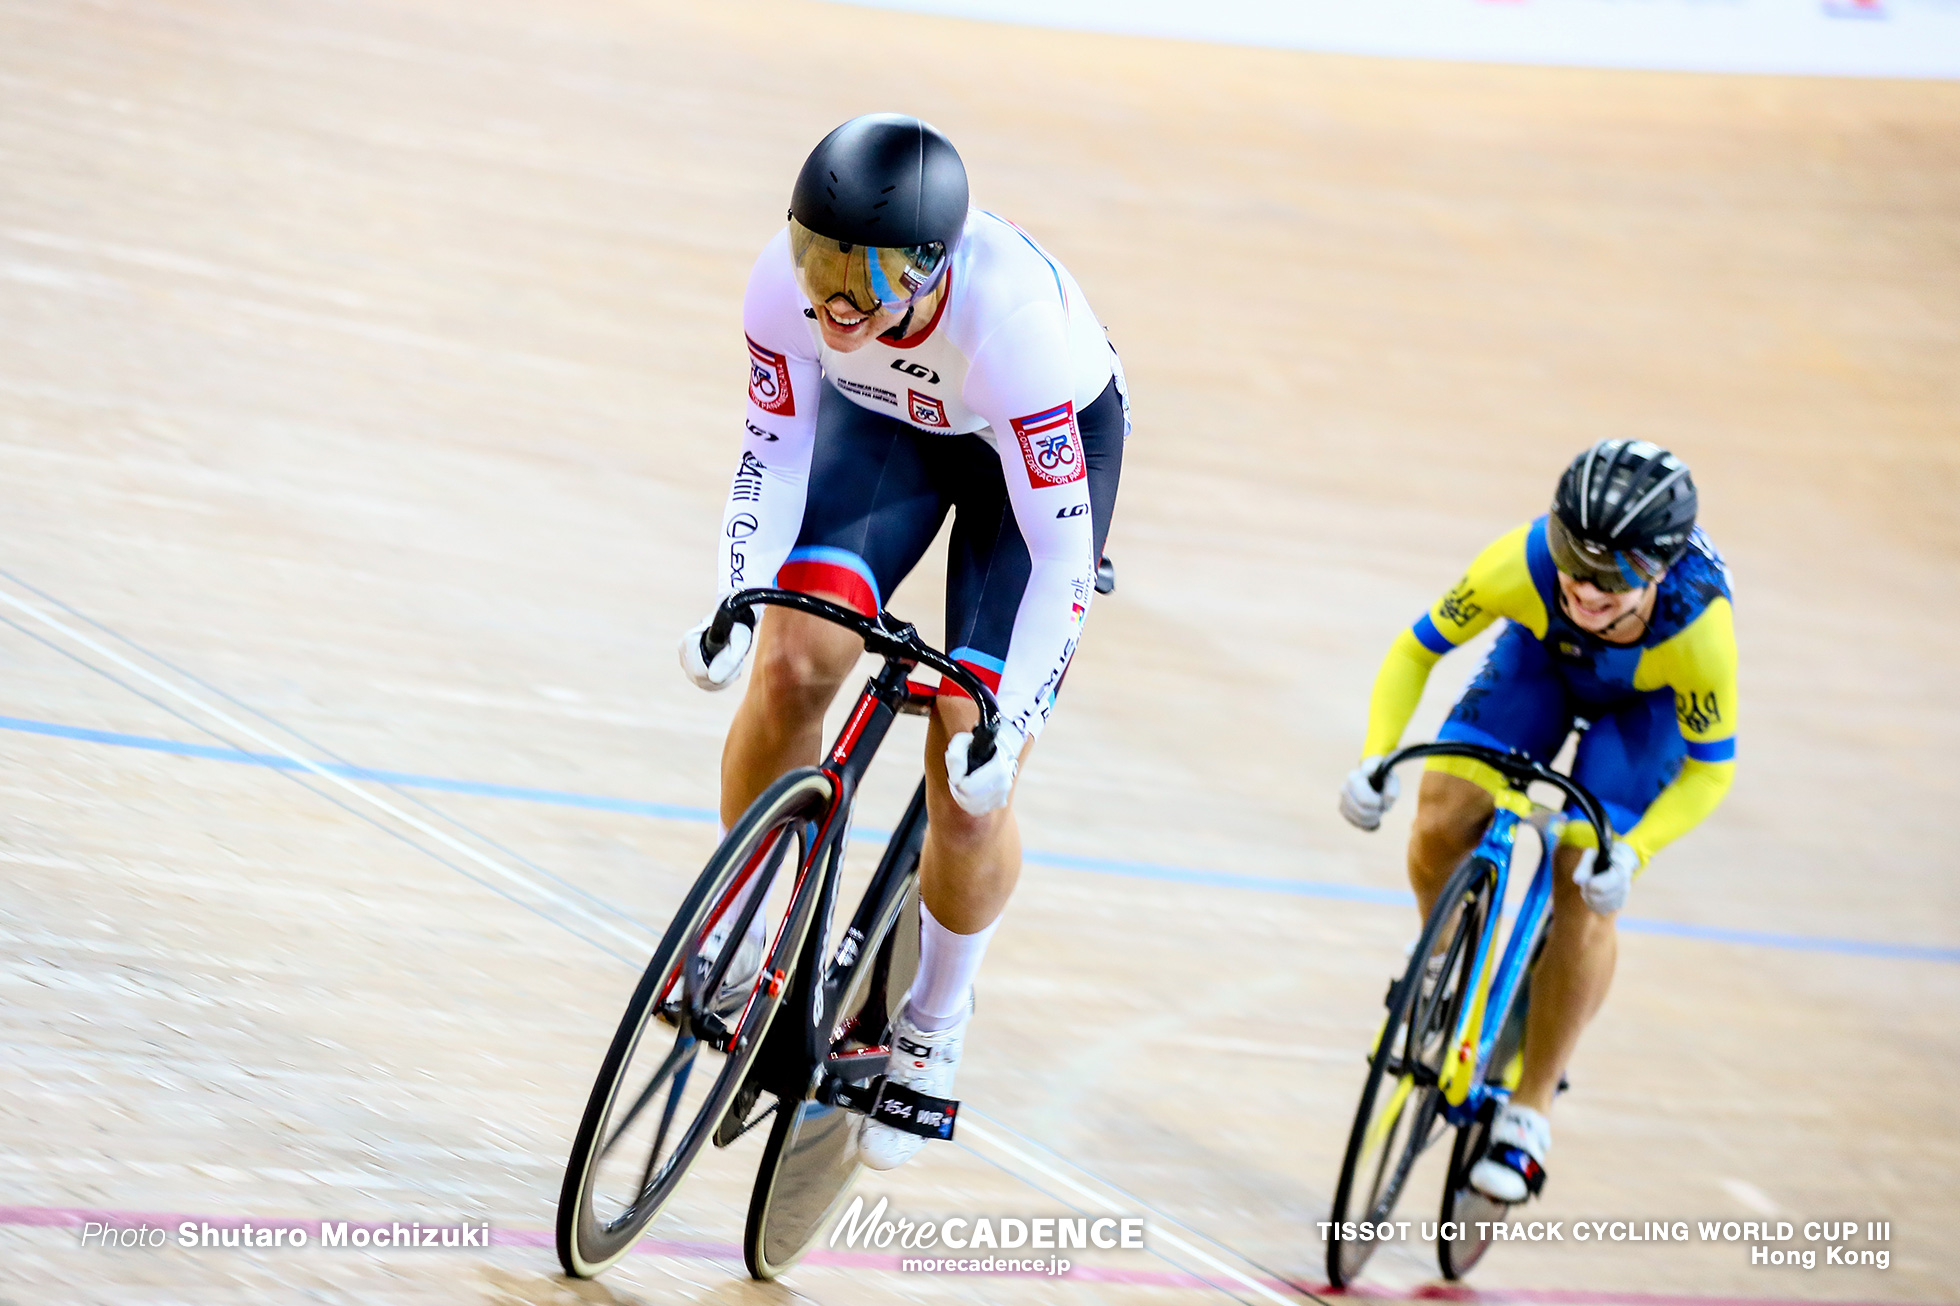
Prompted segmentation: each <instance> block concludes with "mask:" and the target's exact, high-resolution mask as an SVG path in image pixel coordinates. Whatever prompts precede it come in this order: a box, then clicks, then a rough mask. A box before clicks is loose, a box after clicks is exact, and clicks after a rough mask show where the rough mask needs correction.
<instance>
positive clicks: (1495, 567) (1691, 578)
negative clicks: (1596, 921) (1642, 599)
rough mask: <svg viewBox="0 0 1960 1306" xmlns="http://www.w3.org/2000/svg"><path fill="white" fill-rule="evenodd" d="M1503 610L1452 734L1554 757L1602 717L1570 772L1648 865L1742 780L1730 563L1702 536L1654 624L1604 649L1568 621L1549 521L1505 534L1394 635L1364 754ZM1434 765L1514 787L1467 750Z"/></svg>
mask: <svg viewBox="0 0 1960 1306" xmlns="http://www.w3.org/2000/svg"><path fill="white" fill-rule="evenodd" d="M1499 617H1506V618H1509V620H1510V625H1509V626H1508V627H1507V628H1506V629H1505V631H1504V632H1503V633H1502V634H1501V635H1499V636H1498V639H1497V644H1496V646H1495V647H1494V648H1492V649H1491V651H1490V656H1489V658H1488V659H1486V661H1485V662H1484V666H1483V669H1482V670H1481V671H1479V672H1478V673H1477V678H1476V679H1475V680H1474V681H1472V682H1471V683H1470V686H1469V688H1467V689H1465V690H1464V691H1463V697H1462V698H1460V699H1458V700H1457V703H1456V706H1455V707H1454V708H1453V709H1451V711H1450V716H1449V720H1448V721H1447V722H1446V723H1445V724H1444V726H1443V729H1442V731H1441V732H1440V737H1441V738H1443V739H1458V740H1468V741H1471V742H1474V743H1480V744H1489V745H1491V746H1494V747H1498V748H1517V749H1522V750H1524V751H1525V752H1527V753H1530V754H1531V755H1532V756H1533V757H1536V758H1537V759H1538V760H1540V761H1542V762H1547V763H1549V762H1550V761H1551V760H1552V758H1553V756H1554V755H1556V754H1557V752H1558V750H1559V749H1560V748H1561V747H1562V746H1563V745H1564V743H1565V738H1566V735H1567V734H1568V733H1569V732H1570V731H1571V729H1572V722H1573V718H1575V717H1584V718H1585V719H1587V720H1588V721H1591V722H1592V728H1591V729H1590V730H1588V731H1587V732H1586V734H1585V736H1584V737H1583V738H1582V739H1581V740H1580V743H1579V752H1578V756H1577V758H1576V759H1575V761H1574V762H1573V766H1572V776H1573V778H1574V779H1575V780H1577V781H1578V782H1579V783H1580V784H1582V785H1584V786H1585V787H1586V788H1587V789H1589V790H1591V791H1592V793H1593V795H1594V796H1595V797H1597V798H1598V799H1599V800H1600V801H1601V802H1602V803H1603V804H1605V807H1606V811H1607V814H1608V815H1609V816H1610V817H1611V818H1612V821H1613V829H1614V831H1615V833H1617V834H1620V835H1623V836H1625V840H1626V842H1627V843H1628V844H1629V845H1630V846H1632V848H1633V849H1634V851H1636V852H1638V853H1639V854H1640V860H1641V863H1642V864H1643V865H1644V864H1645V863H1646V862H1647V860H1648V859H1649V858H1650V857H1652V856H1653V855H1654V854H1655V853H1656V852H1658V851H1659V850H1660V849H1661V848H1662V847H1664V846H1666V845H1667V844H1669V843H1671V842H1672V841H1674V840H1675V839H1677V838H1679V837H1680V836H1681V835H1683V834H1685V833H1687V832H1688V831H1689V830H1691V829H1693V828H1694V827H1695V825H1697V824H1698V823H1699V822H1700V821H1701V820H1702V819H1703V818H1704V817H1706V816H1707V815H1708V814H1709V813H1710V812H1712V811H1714V810H1715V808H1716V806H1717V805H1718V804H1719V803H1720V802H1721V801H1722V797H1723V795H1724V794H1726V793H1728V790H1729V785H1730V783H1731V782H1732V781H1733V780H1734V778H1735V710H1736V702H1735V673H1736V651H1735V616H1734V610H1733V608H1732V605H1731V596H1730V593H1729V573H1728V568H1727V567H1726V566H1725V565H1724V564H1723V562H1722V559H1721V557H1720V555H1718V554H1717V553H1716V552H1715V549H1714V547H1713V546H1712V545H1710V544H1709V543H1708V541H1707V539H1706V538H1705V537H1704V536H1703V535H1702V533H1701V532H1700V531H1699V530H1697V531H1696V532H1695V533H1694V535H1693V537H1692V539H1691V540H1690V541H1689V544H1688V550H1687V552H1686V553H1685V554H1683V555H1682V557H1681V560H1680V561H1679V562H1677V563H1676V564H1675V565H1674V566H1673V567H1671V568H1669V569H1668V573H1667V575H1666V577H1665V578H1664V579H1663V580H1662V581H1661V583H1660V593H1659V594H1658V595H1656V596H1655V601H1654V612H1653V619H1652V621H1651V623H1650V624H1649V626H1648V628H1647V631H1646V633H1645V634H1644V635H1643V636H1642V638H1641V639H1640V640H1639V641H1638V642H1637V643H1633V644H1609V643H1607V642H1606V641H1605V640H1602V639H1600V638H1599V637H1598V636H1596V635H1592V634H1589V633H1587V632H1586V631H1583V630H1580V629H1579V628H1578V627H1577V626H1575V625H1574V624H1573V623H1572V622H1571V621H1570V620H1569V619H1567V617H1566V616H1565V614H1564V612H1563V611H1562V610H1561V608H1560V605H1559V601H1558V569H1557V568H1556V567H1555V566H1553V564H1552V556H1551V551H1550V550H1549V549H1548V548H1547V547H1546V544H1545V519H1544V518H1543V517H1540V518H1538V520H1536V521H1534V522H1532V523H1530V524H1529V525H1526V526H1520V527H1519V528H1518V529H1516V530H1514V531H1511V532H1510V533H1509V534H1507V535H1504V536H1502V537H1501V538H1499V539H1498V540H1497V541H1496V542H1495V543H1493V544H1492V545H1491V546H1490V547H1489V548H1487V549H1485V550H1484V551H1483V552H1482V553H1480V554H1478V555H1477V560H1476V561H1475V562H1472V563H1471V564H1470V570H1469V571H1468V572H1466V573H1465V574H1464V577H1463V579H1462V580H1460V581H1458V582H1457V584H1456V587H1455V588H1454V589H1452V590H1451V591H1450V592H1449V593H1448V594H1445V595H1444V596H1443V597H1442V599H1441V600H1439V601H1438V602H1437V604H1436V606H1435V607H1434V608H1431V609H1430V610H1429V612H1428V613H1427V614H1426V615H1425V616H1424V617H1423V618H1422V619H1421V620H1419V621H1417V622H1416V624H1415V625H1414V626H1412V627H1411V628H1409V629H1408V630H1405V631H1403V632H1402V633H1401V634H1400V635H1397V636H1396V637H1395V643H1394V644H1393V645H1392V646H1391V647H1390V649H1389V651H1388V657H1387V658H1386V659H1384V661H1383V662H1382V669H1381V672H1380V673H1379V674H1378V675H1377V676H1376V677H1375V689H1374V693H1373V695H1372V697H1371V698H1370V699H1369V703H1368V743H1367V747H1366V748H1365V749H1364V750H1363V752H1364V753H1365V755H1367V756H1370V757H1374V756H1379V755H1381V754H1384V753H1387V752H1390V751H1392V750H1393V749H1394V748H1395V746H1396V743H1397V742H1398V741H1399V740H1400V739H1401V737H1402V731H1403V729H1404V728H1405V727H1406V726H1407V725H1408V724H1409V718H1410V716H1411V715H1413V714H1414V712H1415V709H1416V703H1417V702H1418V701H1419V700H1420V699H1421V697H1422V689H1423V686H1424V684H1426V683H1427V682H1428V680H1429V670H1430V668H1431V667H1433V666H1435V665H1436V660H1437V659H1438V658H1440V657H1441V656H1442V655H1443V654H1445V653H1447V652H1449V651H1450V650H1451V649H1453V648H1455V647H1456V646H1457V645H1459V644H1461V643H1463V642H1464V641H1465V640H1467V639H1469V638H1470V637H1471V636H1473V635H1475V634H1477V633H1478V632H1479V631H1481V630H1483V629H1484V627H1486V626H1488V625H1490V623H1491V622H1493V621H1495V620H1497V619H1498V618H1499ZM1429 766H1430V768H1431V769H1433V770H1438V771H1443V772H1445V773H1447V774H1451V775H1457V776H1462V777H1463V778H1465V779H1467V780H1471V781H1474V782H1475V783H1477V784H1480V785H1482V786H1484V787H1485V788H1487V789H1489V790H1491V791H1492V792H1493V793H1497V792H1500V791H1502V790H1503V789H1504V788H1505V787H1506V783H1505V781H1504V780H1503V779H1502V778H1500V777H1499V776H1498V775H1497V774H1496V773H1495V772H1494V771H1492V770H1491V769H1490V768H1489V767H1487V766H1484V765H1483V764H1482V763H1480V762H1473V761H1470V760H1469V759H1467V758H1432V759H1431V760H1430V762H1429ZM1566 837H1567V842H1571V843H1581V844H1589V843H1591V842H1592V841H1593V839H1592V829H1591V827H1589V826H1587V825H1586V824H1585V823H1584V822H1583V821H1574V822H1573V823H1572V824H1570V825H1569V826H1567V827H1566Z"/></svg>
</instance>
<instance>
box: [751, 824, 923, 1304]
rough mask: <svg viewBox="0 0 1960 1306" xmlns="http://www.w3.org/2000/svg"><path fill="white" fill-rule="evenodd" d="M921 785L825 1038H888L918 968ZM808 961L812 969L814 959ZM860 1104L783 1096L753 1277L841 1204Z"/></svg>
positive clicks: (798, 1248) (759, 1212)
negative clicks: (870, 931)
mask: <svg viewBox="0 0 1960 1306" xmlns="http://www.w3.org/2000/svg"><path fill="white" fill-rule="evenodd" d="M924 795H925V789H924V786H921V787H920V789H919V793H918V795H917V796H916V797H915V798H914V799H913V809H914V810H912V811H908V812H907V813H906V819H905V820H904V821H903V822H901V823H900V827H899V837H903V838H904V839H905V840H906V843H905V844H904V846H903V848H902V850H901V853H900V855H901V856H903V857H906V858H908V859H909V860H910V862H911V865H910V866H909V867H907V868H906V874H907V875H908V876H911V877H912V879H911V884H910V887H909V888H908V890H907V891H906V893H905V895H904V898H903V900H902V903H901V905H900V907H899V910H898V911H897V912H896V913H895V914H894V916H893V917H892V919H891V921H890V923H889V924H887V925H886V927H885V929H884V931H883V933H882V934H881V935H880V936H879V937H877V938H873V939H868V940H866V941H865V945H864V948H865V955H866V956H869V957H874V958H875V959H876V960H875V962H874V964H872V965H868V966H862V967H860V968H859V970H858V972H857V975H856V977H855V978H854V980H853V982H852V984H851V986H850V988H849V989H847V990H846V991H845V992H844V993H843V994H842V995H841V999H840V1001H839V1002H838V1005H837V1007H836V1009H835V1012H834V1013H833V1014H832V1015H831V1017H830V1021H829V1023H830V1025H831V1033H830V1039H829V1048H830V1051H832V1052H850V1051H854V1050H856V1049H859V1048H865V1047H878V1046H885V1045H888V1044H889V1042H890V1039H891V1013H892V1012H893V1011H894V1010H896V1008H897V1006H898V1004H899V1003H900V1002H902V1001H904V999H905V995H906V992H907V991H908V990H909V989H910V988H911V987H912V980H913V977H914V976H915V975H916V974H917V973H918V969H919V886H918V880H917V878H916V871H917V866H918V856H919V853H918V846H919V842H920V841H921V840H922V839H923V837H924V826H925V801H924ZM811 970H812V971H813V972H814V971H815V970H816V968H815V967H812V968H811ZM862 1118H863V1117H861V1116H860V1115H859V1114H858V1113H856V1112H854V1111H847V1110H845V1109H844V1108H842V1107H838V1106H832V1105H830V1104H828V1103H825V1102H820V1101H817V1100H816V1099H815V1098H814V1097H812V1096H810V1095H809V1094H808V1093H806V1094H804V1095H803V1097H802V1098H801V1099H800V1100H799V1099H797V1098H793V1097H792V1098H789V1099H787V1100H784V1101H782V1102H781V1103H780V1104H779V1107H778V1109H777V1112H776V1118H775V1120H774V1121H773V1122H771V1125H770V1129H769V1141H768V1143H767V1144H766V1145H765V1146H764V1148H763V1152H762V1164H761V1166H760V1167H758V1168H757V1170H756V1175H755V1190H754V1192H753V1193H752V1194H751V1196H750V1199H749V1218H748V1227H747V1229H746V1230H745V1232H744V1234H743V1238H742V1256H743V1259H744V1260H745V1261H747V1263H748V1267H749V1273H750V1274H751V1275H753V1276H754V1277H756V1278H757V1279H762V1280H769V1279H774V1278H775V1277H776V1276H777V1275H779V1274H782V1273H783V1272H785V1271H786V1270H788V1269H789V1267H790V1266H791V1265H793V1264H795V1262H796V1259H797V1258H798V1257H799V1256H801V1255H802V1254H803V1253H804V1251H805V1250H807V1249H808V1248H809V1246H810V1244H811V1243H812V1242H814V1241H815V1240H816V1239H817V1237H818V1236H819V1235H820V1234H822V1232H823V1231H824V1229H825V1228H826V1227H827V1226H828V1225H829V1223H830V1221H831V1220H832V1218H833V1217H835V1215H836V1214H837V1212H838V1211H839V1210H841V1209H842V1208H843V1205H844V1199H845V1198H846V1197H848V1196H850V1191H851V1185H852V1184H853V1183H855V1182H856V1181H857V1176H858V1172H859V1170H860V1169H861V1168H862V1167H861V1166H859V1165H858V1161H857V1129H858V1123H859V1121H860V1120H861V1119H862Z"/></svg>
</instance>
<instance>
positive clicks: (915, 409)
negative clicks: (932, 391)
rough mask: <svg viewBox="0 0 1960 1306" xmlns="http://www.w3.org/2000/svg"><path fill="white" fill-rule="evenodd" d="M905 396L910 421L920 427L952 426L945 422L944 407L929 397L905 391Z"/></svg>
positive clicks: (916, 392)
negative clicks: (910, 416) (910, 415)
mask: <svg viewBox="0 0 1960 1306" xmlns="http://www.w3.org/2000/svg"><path fill="white" fill-rule="evenodd" d="M905 396H906V399H907V401H908V402H907V403H906V408H907V410H908V411H909V412H910V413H911V414H912V420H913V421H915V422H917V423H918V424H919V425H920V426H945V427H951V426H952V423H951V422H949V421H947V420H946V405H945V404H942V403H940V402H939V401H938V400H937V399H934V398H933V397H932V396H931V395H922V394H920V393H919V392H918V391H917V390H907V391H906V392H905Z"/></svg>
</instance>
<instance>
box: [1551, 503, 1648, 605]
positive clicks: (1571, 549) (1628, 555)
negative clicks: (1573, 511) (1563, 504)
mask: <svg viewBox="0 0 1960 1306" xmlns="http://www.w3.org/2000/svg"><path fill="white" fill-rule="evenodd" d="M1545 543H1546V545H1547V546H1548V547H1549V548H1550V549H1551V552H1552V565H1553V566H1555V567H1557V568H1558V569H1559V570H1560V571H1562V572H1564V573H1565V574H1566V575H1568V576H1570V577H1571V578H1572V579H1573V580H1582V581H1585V582H1586V583H1587V584H1589V585H1592V586H1593V587H1594V588H1596V589H1600V590H1604V591H1605V592H1606V593H1608V594H1624V593H1625V592H1626V591H1628V590H1637V589H1639V588H1640V587H1641V586H1643V585H1652V584H1653V583H1654V582H1655V581H1657V580H1659V579H1660V578H1661V575H1662V573H1664V572H1665V571H1666V570H1667V564H1666V563H1664V562H1662V561H1661V560H1660V559H1659V558H1657V557H1655V556H1654V555H1653V554H1651V553H1645V552H1642V551H1641V550H1639V549H1609V548H1607V547H1606V546H1605V545H1603V544H1595V543H1593V541H1591V540H1586V539H1581V538H1579V537H1578V536H1576V535H1574V534H1573V533H1572V532H1570V531H1568V530H1567V529H1566V528H1565V523H1564V522H1562V521H1560V520H1559V515H1558V514H1557V513H1552V514H1551V515H1550V516H1548V517H1547V518H1546V519H1545Z"/></svg>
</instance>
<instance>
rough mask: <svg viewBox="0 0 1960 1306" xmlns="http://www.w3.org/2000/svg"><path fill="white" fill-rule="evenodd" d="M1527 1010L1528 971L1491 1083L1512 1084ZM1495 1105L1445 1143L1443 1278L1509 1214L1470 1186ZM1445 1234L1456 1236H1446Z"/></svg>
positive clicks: (1440, 1229)
mask: <svg viewBox="0 0 1960 1306" xmlns="http://www.w3.org/2000/svg"><path fill="white" fill-rule="evenodd" d="M1541 928H1542V926H1541ZM1544 946H1545V941H1544V937H1543V935H1540V937H1539V939H1538V941H1537V943H1536V944H1535V945H1534V947H1533V951H1532V962H1533V964H1534V965H1535V964H1536V963H1537V960H1538V953H1539V952H1541V951H1543V950H1544ZM1530 1008H1531V973H1530V971H1528V970H1527V971H1526V972H1525V978H1524V982H1523V983H1522V984H1520V985H1519V986H1518V992H1517V995H1516V996H1515V997H1514V998H1512V1000H1511V1009H1510V1011H1508V1012H1506V1013H1505V1017H1504V1027H1503V1029H1502V1030H1501V1031H1500V1032H1499V1033H1498V1036H1497V1041H1496V1043H1495V1044H1493V1045H1492V1048H1491V1056H1490V1070H1489V1079H1490V1082H1491V1083H1492V1084H1494V1085H1496V1086H1498V1087H1501V1088H1503V1089H1505V1090H1507V1091H1508V1090H1509V1089H1511V1088H1514V1087H1515V1085H1514V1084H1510V1083H1506V1082H1504V1075H1505V1073H1506V1071H1507V1070H1508V1069H1509V1067H1510V1065H1511V1061H1512V1058H1513V1057H1515V1056H1516V1055H1517V1054H1518V1051H1519V1049H1520V1048H1521V1047H1523V1045H1524V1026H1525V1015H1526V1013H1527V1012H1528V1011H1529V1010H1530ZM1498 1106H1499V1099H1498V1098H1497V1097H1496V1096H1492V1097H1491V1098H1489V1099H1487V1100H1486V1101H1485V1102H1484V1105H1483V1109H1482V1110H1480V1111H1479V1112H1477V1114H1476V1116H1475V1118H1473V1119H1472V1120H1471V1121H1470V1123H1469V1124H1467V1125H1464V1126H1463V1127H1462V1128H1460V1129H1458V1130H1457V1131H1456V1141H1455V1142H1454V1143H1453V1144H1452V1145H1451V1146H1450V1172H1449V1176H1448V1178H1447V1179H1446V1180H1445V1182H1444V1184H1443V1209H1442V1213H1441V1216H1440V1219H1439V1222H1438V1224H1437V1226H1436V1264H1437V1267H1438V1268H1440V1269H1441V1270H1442V1272H1443V1277H1444V1278H1446V1279H1461V1278H1462V1277H1463V1276H1464V1275H1466V1274H1468V1273H1470V1268H1471V1267H1472V1266H1474V1265H1475V1264H1476V1263H1477V1262H1478V1261H1480V1260H1482V1259H1483V1256H1484V1253H1485V1252H1486V1251H1488V1250H1489V1249H1490V1238H1489V1236H1488V1229H1489V1226H1490V1225H1492V1224H1502V1223H1503V1222H1504V1221H1505V1220H1507V1219H1509V1218H1510V1214H1511V1207H1510V1205H1509V1204H1508V1203H1505V1202H1500V1201H1498V1200H1497V1199H1496V1198H1494V1197H1487V1196H1485V1195H1484V1194H1483V1193H1480V1192H1478V1191H1477V1190H1476V1189H1475V1188H1472V1187H1471V1186H1470V1167H1471V1166H1474V1165H1475V1164H1477V1162H1478V1161H1479V1160H1480V1159H1482V1157H1483V1154H1484V1149H1485V1147H1487V1146H1488V1145H1489V1143H1490V1126H1491V1122H1492V1121H1493V1120H1495V1119H1496V1118H1497V1108H1498ZM1479 1224H1482V1225H1484V1226H1485V1230H1486V1233H1485V1234H1484V1235H1479V1234H1478V1233H1477V1226H1478V1225H1479ZM1449 1234H1454V1235H1455V1236H1454V1237H1448V1236H1445V1235H1449Z"/></svg>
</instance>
